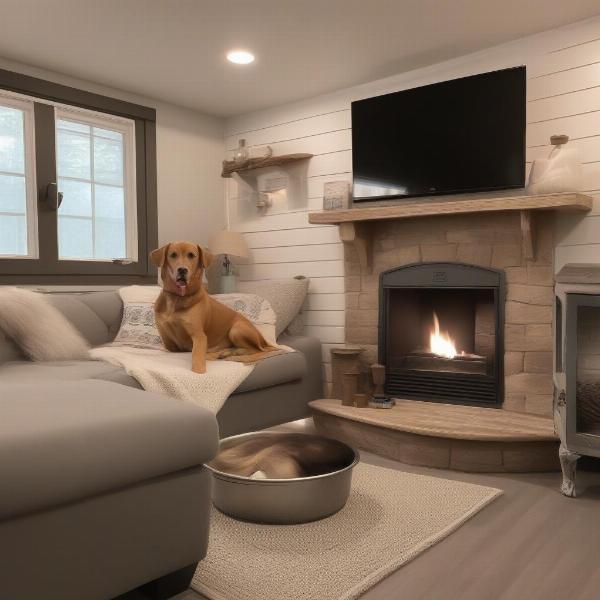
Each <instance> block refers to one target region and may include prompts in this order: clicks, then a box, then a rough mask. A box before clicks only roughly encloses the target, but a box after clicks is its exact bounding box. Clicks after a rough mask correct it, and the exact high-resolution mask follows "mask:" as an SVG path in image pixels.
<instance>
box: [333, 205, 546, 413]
mask: <svg viewBox="0 0 600 600" xmlns="http://www.w3.org/2000/svg"><path fill="white" fill-rule="evenodd" d="M553 218H554V214H553V213H549V212H548V213H540V214H539V215H538V217H537V222H536V238H535V249H534V250H535V251H534V256H533V257H531V258H525V257H524V255H523V251H522V229H521V219H520V216H519V213H518V212H489V213H472V214H460V215H443V216H427V217H424V218H419V219H401V220H386V221H377V222H371V223H370V224H369V226H370V229H371V240H370V243H371V248H372V259H371V260H372V269H367V268H365V267H364V266H361V264H360V260H359V255H358V252H357V249H356V247H355V246H353V245H350V244H344V247H345V253H344V262H345V297H346V342H347V343H348V344H356V345H360V346H362V347H363V348H364V350H365V351H364V352H363V353H362V356H361V361H362V363H363V366H364V368H365V370H366V369H367V367H368V365H370V364H372V363H375V362H377V340H378V316H379V275H380V273H381V272H382V271H386V270H388V269H391V268H393V267H398V266H402V265H407V264H411V263H419V262H459V263H467V264H473V265H477V266H484V267H493V268H496V269H502V270H504V272H505V274H506V306H505V331H504V334H505V342H504V344H505V356H504V377H505V397H504V403H503V405H502V407H503V408H504V409H508V410H513V411H520V412H527V413H532V414H539V415H551V414H552V347H553V337H552V316H553V301H554V269H553V255H554V241H553V231H554V224H553Z"/></svg>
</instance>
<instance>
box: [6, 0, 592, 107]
mask: <svg viewBox="0 0 600 600" xmlns="http://www.w3.org/2000/svg"><path fill="white" fill-rule="evenodd" d="M598 13H600V5H599V4H598V0H569V1H566V0H213V1H207V0H0V56H2V57H4V58H6V59H10V60H14V61H18V62H22V63H25V64H29V65H32V66H36V67H42V68H46V69H50V70H52V71H56V72H59V73H63V74H66V75H71V76H74V77H79V78H82V79H86V80H89V81H93V82H96V83H100V84H104V85H108V86H112V87H115V88H120V89H123V90H127V91H131V92H135V93H138V94H142V95H145V96H149V97H153V98H157V99H161V100H166V101H169V102H173V103H176V104H181V105H183V106H188V107H191V108H195V109H198V110H201V111H203V112H206V113H209V114H214V115H223V116H225V115H233V114H238V113H243V112H248V111H251V110H255V109H259V108H265V107H268V106H273V105H277V104H281V103H284V102H288V101H292V100H298V99H301V98H306V97H310V96H314V95H318V94H322V93H325V92H329V91H333V90H336V89H339V88H343V87H346V86H350V85H354V84H358V83H363V82H366V81H371V80H374V79H378V78H380V77H385V76H388V75H392V74H395V73H399V72H401V71H405V70H410V69H413V68H417V67H421V66H425V65H427V64H432V63H435V62H438V61H440V60H445V59H448V58H452V57H455V56H460V55H462V54H466V53H469V52H473V51H475V50H478V49H482V48H486V47H489V46H493V45H495V44H499V43H502V42H506V41H509V40H512V39H515V38H518V37H522V36H525V35H528V34H531V33H536V32H540V31H544V30H547V29H552V28H553V27H557V26H560V25H564V24H567V23H572V22H575V21H578V20H580V19H584V18H586V17H590V16H592V15H594V14H598ZM234 47H242V48H247V49H249V50H251V51H253V52H254V53H255V54H256V57H257V60H256V62H255V63H254V64H252V65H249V66H246V67H241V66H235V65H231V64H229V63H228V62H227V61H226V60H225V53H226V52H227V51H228V50H229V49H231V48H234Z"/></svg>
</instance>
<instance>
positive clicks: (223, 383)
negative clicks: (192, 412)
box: [90, 346, 254, 414]
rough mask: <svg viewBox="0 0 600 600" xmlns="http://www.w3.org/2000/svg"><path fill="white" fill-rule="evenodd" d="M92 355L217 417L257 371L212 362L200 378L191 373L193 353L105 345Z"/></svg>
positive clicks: (152, 388) (155, 389)
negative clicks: (242, 384) (240, 386)
mask: <svg viewBox="0 0 600 600" xmlns="http://www.w3.org/2000/svg"><path fill="white" fill-rule="evenodd" d="M90 354H91V356H92V358H94V359H97V360H104V361H106V362H109V363H111V364H113V365H117V366H119V367H122V368H123V369H125V371H126V372H127V374H128V375H130V376H131V377H133V378H134V379H136V380H137V381H139V383H140V385H141V386H142V387H143V388H144V389H145V390H147V391H149V392H157V393H159V394H166V395H168V396H172V397H173V398H178V399H179V400H186V401H188V402H193V403H194V404H197V405H198V406H202V407H203V408H206V409H208V410H210V411H211V412H212V413H215V414H216V413H217V412H219V410H220V409H221V407H222V406H223V404H224V403H225V400H227V398H228V397H229V396H230V395H231V393H232V392H234V391H235V390H236V389H237V387H238V386H239V385H240V384H241V383H242V381H244V379H246V377H248V375H250V373H252V371H253V369H254V365H252V364H244V363H240V362H233V361H228V360H209V361H207V362H206V373H204V374H202V375H200V374H198V373H194V372H193V371H192V353H191V352H167V351H166V350H151V349H146V348H132V347H129V346H102V347H99V348H93V349H92V350H91V351H90Z"/></svg>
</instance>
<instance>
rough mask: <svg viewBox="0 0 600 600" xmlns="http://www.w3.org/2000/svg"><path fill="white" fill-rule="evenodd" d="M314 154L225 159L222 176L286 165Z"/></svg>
mask: <svg viewBox="0 0 600 600" xmlns="http://www.w3.org/2000/svg"><path fill="white" fill-rule="evenodd" d="M312 156H313V155H312V154H306V153H303V152H302V153H296V154H282V155H280V156H265V157H262V158H249V159H248V160H247V161H245V162H243V163H238V162H235V161H234V160H224V161H223V170H222V171H221V177H231V176H232V175H233V173H245V172H247V171H254V170H255V169H264V168H265V167H285V166H289V165H290V164H291V163H295V162H298V161H299V160H307V159H309V158H312Z"/></svg>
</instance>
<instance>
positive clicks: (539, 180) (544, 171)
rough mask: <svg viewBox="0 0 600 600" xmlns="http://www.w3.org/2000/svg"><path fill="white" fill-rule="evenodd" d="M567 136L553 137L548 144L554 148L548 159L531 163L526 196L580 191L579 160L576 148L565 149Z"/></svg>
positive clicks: (539, 159) (540, 159)
mask: <svg viewBox="0 0 600 600" xmlns="http://www.w3.org/2000/svg"><path fill="white" fill-rule="evenodd" d="M568 141H569V136H568V135H553V136H552V137H551V138H550V143H551V144H552V145H553V146H554V148H553V149H552V152H550V156H549V157H548V158H538V159H536V160H534V161H533V164H532V165H531V171H530V172H529V180H528V182H527V193H528V194H557V193H559V192H578V191H580V190H581V160H580V158H579V150H578V149H577V148H567V147H566V145H567V142H568Z"/></svg>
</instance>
